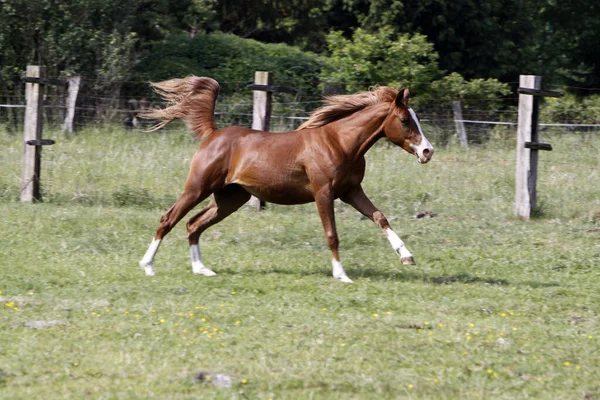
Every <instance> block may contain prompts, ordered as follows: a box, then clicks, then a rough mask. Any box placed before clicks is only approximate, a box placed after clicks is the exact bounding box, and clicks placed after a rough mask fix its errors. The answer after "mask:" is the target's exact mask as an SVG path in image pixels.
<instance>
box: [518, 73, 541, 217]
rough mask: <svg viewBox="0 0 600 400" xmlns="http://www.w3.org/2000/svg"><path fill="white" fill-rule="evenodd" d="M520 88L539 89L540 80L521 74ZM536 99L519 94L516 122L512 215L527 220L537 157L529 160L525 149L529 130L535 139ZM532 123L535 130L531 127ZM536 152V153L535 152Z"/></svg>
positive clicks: (533, 199)
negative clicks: (515, 167) (515, 165)
mask: <svg viewBox="0 0 600 400" xmlns="http://www.w3.org/2000/svg"><path fill="white" fill-rule="evenodd" d="M519 87H521V88H526V89H534V90H541V89H542V77H541V76H535V75H521V76H520V77H519ZM538 112H539V104H538V98H537V97H536V96H530V95H527V94H519V118H518V123H517V171H516V176H515V178H516V179H515V185H516V186H515V215H516V216H517V217H519V218H523V219H529V217H530V216H531V210H532V209H533V208H534V207H535V200H536V193H535V186H536V182H537V154H536V156H535V157H533V158H532V156H531V153H532V152H531V149H528V148H526V147H525V143H526V142H531V141H532V137H533V136H532V131H534V130H535V133H534V135H535V136H536V137H537V114H538ZM534 122H535V128H534ZM536 153H537V152H536Z"/></svg>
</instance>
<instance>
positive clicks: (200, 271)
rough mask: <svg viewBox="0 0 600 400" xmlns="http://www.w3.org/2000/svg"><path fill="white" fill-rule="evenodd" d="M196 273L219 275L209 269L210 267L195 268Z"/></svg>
mask: <svg viewBox="0 0 600 400" xmlns="http://www.w3.org/2000/svg"><path fill="white" fill-rule="evenodd" d="M194 274H196V275H203V276H215V275H217V274H216V273H215V272H214V271H212V270H210V269H208V268H202V269H197V270H194Z"/></svg>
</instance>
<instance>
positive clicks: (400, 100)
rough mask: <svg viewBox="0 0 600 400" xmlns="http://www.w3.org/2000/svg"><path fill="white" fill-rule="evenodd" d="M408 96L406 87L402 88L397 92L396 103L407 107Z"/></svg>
mask: <svg viewBox="0 0 600 400" xmlns="http://www.w3.org/2000/svg"><path fill="white" fill-rule="evenodd" d="M409 98H410V92H409V91H408V88H404V89H402V90H400V91H399V92H398V95H397V96H396V105H397V106H398V107H400V106H401V105H403V106H404V107H408V99H409Z"/></svg>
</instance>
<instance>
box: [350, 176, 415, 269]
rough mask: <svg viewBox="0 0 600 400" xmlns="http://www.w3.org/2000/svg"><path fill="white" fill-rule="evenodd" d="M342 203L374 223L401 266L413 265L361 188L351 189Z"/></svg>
mask: <svg viewBox="0 0 600 400" xmlns="http://www.w3.org/2000/svg"><path fill="white" fill-rule="evenodd" d="M341 199H342V201H343V202H345V203H348V204H350V205H351V206H352V207H354V208H356V209H357V210H358V211H359V212H360V213H361V214H363V215H364V216H365V217H367V218H369V219H370V220H371V221H373V222H375V223H376V224H377V226H379V227H380V228H381V229H383V231H384V232H385V234H386V236H387V238H388V240H389V241H390V244H391V245H392V248H393V249H394V250H395V251H396V253H398V255H399V256H400V260H401V261H402V264H409V265H413V264H415V259H414V258H413V255H412V254H411V253H410V251H408V249H407V248H406V246H405V245H404V242H403V241H402V240H401V239H400V238H399V237H398V235H396V232H394V230H393V229H392V228H391V227H390V224H389V223H388V221H387V219H386V218H385V216H384V215H383V213H382V212H381V211H379V210H378V209H377V207H375V206H374V205H373V203H371V200H369V198H368V197H367V195H366V194H365V192H364V191H363V189H362V186H360V185H358V186H355V187H354V188H352V189H351V190H350V191H349V192H348V193H346V195H344V196H343V197H341Z"/></svg>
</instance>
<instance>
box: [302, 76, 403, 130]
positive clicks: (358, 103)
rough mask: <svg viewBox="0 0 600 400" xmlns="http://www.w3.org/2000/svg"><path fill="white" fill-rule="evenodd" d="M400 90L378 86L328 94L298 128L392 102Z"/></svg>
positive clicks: (320, 123) (323, 122) (313, 126)
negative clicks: (350, 92)
mask: <svg viewBox="0 0 600 400" xmlns="http://www.w3.org/2000/svg"><path fill="white" fill-rule="evenodd" d="M398 92H399V91H398V89H394V88H392V87H389V86H378V87H376V88H375V89H373V90H370V91H367V92H358V93H355V94H347V95H344V94H343V95H336V96H328V97H326V98H325V100H324V102H325V106H323V107H321V108H319V109H317V110H315V111H313V112H312V113H311V115H310V118H309V119H308V120H307V121H306V122H304V123H303V124H302V125H300V126H299V127H298V129H296V130H298V131H299V130H301V129H307V128H318V127H320V126H323V125H327V124H329V123H331V122H334V121H337V120H340V119H342V118H345V117H347V116H349V115H351V114H354V113H355V112H357V111H360V110H362V109H364V108H366V107H369V106H372V105H375V104H379V103H392V102H394V100H395V99H396V96H397V95H398Z"/></svg>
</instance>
